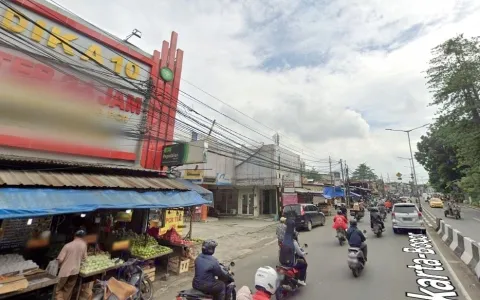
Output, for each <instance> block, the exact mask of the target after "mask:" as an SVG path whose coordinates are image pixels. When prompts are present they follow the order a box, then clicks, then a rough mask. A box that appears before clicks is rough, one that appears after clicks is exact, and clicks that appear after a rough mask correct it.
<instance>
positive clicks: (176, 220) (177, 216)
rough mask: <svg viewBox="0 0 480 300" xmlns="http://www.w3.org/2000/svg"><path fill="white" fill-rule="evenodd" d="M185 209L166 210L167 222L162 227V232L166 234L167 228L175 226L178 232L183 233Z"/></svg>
mask: <svg viewBox="0 0 480 300" xmlns="http://www.w3.org/2000/svg"><path fill="white" fill-rule="evenodd" d="M183 215H184V214H183V211H182V210H167V211H166V212H165V222H164V225H163V227H162V228H160V234H161V235H162V234H165V233H166V232H167V230H170V229H172V228H175V230H176V231H177V232H178V234H180V235H181V234H182V231H183Z"/></svg>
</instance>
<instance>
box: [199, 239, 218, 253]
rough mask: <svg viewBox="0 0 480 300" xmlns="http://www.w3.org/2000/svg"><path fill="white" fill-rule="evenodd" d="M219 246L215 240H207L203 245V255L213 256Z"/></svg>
mask: <svg viewBox="0 0 480 300" xmlns="http://www.w3.org/2000/svg"><path fill="white" fill-rule="evenodd" d="M217 246H218V244H217V242H215V241H214V240H206V241H204V242H203V244H202V253H203V254H206V255H213V253H215V248H217Z"/></svg>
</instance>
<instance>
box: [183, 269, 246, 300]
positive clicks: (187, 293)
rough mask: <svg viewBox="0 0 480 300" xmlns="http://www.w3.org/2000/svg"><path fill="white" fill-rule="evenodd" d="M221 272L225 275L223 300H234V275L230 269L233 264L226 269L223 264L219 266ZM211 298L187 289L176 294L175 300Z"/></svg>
mask: <svg viewBox="0 0 480 300" xmlns="http://www.w3.org/2000/svg"><path fill="white" fill-rule="evenodd" d="M220 267H221V268H222V270H223V272H224V273H225V274H227V278H228V279H227V280H225V284H226V289H225V300H235V299H236V298H237V290H236V285H235V279H234V278H233V276H235V273H233V272H232V270H231V269H232V268H233V267H235V263H234V262H233V261H232V262H231V263H230V264H229V265H228V267H227V266H225V265H224V264H220ZM211 299H213V297H212V296H210V295H206V294H204V293H202V292H200V291H198V290H196V289H189V290H184V291H180V292H178V294H177V298H176V300H211Z"/></svg>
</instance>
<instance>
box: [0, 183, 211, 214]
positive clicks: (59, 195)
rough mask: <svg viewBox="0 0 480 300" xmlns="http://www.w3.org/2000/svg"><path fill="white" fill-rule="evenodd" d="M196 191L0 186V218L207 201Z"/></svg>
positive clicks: (187, 204) (168, 205)
mask: <svg viewBox="0 0 480 300" xmlns="http://www.w3.org/2000/svg"><path fill="white" fill-rule="evenodd" d="M208 203H209V202H208V201H207V200H205V199H204V198H202V197H201V196H200V194H199V193H197V192H195V191H185V192H179V191H147V192H137V191H131V190H123V191H121V190H75V189H42V188H38V189H27V188H25V189H23V188H2V189H0V219H8V218H27V217H35V216H44V215H55V214H68V213H80V212H90V211H94V210H97V209H139V208H172V207H187V206H197V205H202V204H208Z"/></svg>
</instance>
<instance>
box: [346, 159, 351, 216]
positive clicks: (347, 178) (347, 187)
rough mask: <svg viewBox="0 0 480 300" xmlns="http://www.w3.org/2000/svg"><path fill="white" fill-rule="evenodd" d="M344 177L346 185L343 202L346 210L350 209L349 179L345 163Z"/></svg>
mask: <svg viewBox="0 0 480 300" xmlns="http://www.w3.org/2000/svg"><path fill="white" fill-rule="evenodd" d="M345 175H346V176H345V177H346V184H345V198H346V199H345V201H346V202H347V208H348V207H350V178H349V177H348V165H347V162H346V161H345Z"/></svg>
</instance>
